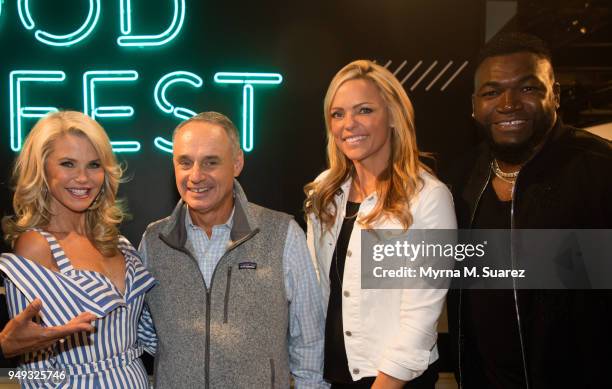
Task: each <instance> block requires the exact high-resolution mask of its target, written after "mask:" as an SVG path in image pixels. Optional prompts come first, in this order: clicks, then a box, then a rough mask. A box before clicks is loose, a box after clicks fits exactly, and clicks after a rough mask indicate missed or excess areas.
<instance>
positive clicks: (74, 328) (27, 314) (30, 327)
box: [0, 299, 96, 358]
mask: <svg viewBox="0 0 612 389" xmlns="http://www.w3.org/2000/svg"><path fill="white" fill-rule="evenodd" d="M41 308H42V302H41V301H40V300H39V299H36V300H34V301H32V303H31V304H29V305H28V306H26V307H25V309H23V310H22V311H21V312H20V313H19V314H17V315H16V316H15V317H14V318H13V319H11V320H10V321H9V322H8V323H7V324H6V326H5V327H4V329H3V330H2V332H0V348H1V351H2V353H3V355H4V356H5V357H9V358H10V357H14V356H17V355H22V354H25V353H28V352H32V351H37V350H42V349H46V348H48V347H50V346H52V345H53V344H55V343H56V342H57V341H59V340H60V339H63V338H65V337H67V336H70V335H72V334H75V333H77V332H82V331H87V332H92V331H93V330H94V327H93V326H92V325H91V324H90V323H91V322H92V321H93V320H95V319H96V317H95V315H94V314H93V313H89V312H83V313H81V314H80V315H78V316H77V317H75V318H74V319H72V320H70V321H69V322H68V323H66V324H65V325H63V326H57V327H43V326H41V325H40V324H38V323H35V322H34V321H32V319H34V317H36V316H37V315H38V313H39V312H40V310H41Z"/></svg>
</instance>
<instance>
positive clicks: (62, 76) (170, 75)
mask: <svg viewBox="0 0 612 389" xmlns="http://www.w3.org/2000/svg"><path fill="white" fill-rule="evenodd" d="M83 1H85V0H83ZM87 1H88V3H89V8H88V13H87V16H86V17H85V19H84V20H83V21H82V24H81V25H80V26H79V27H78V28H75V29H74V30H73V31H72V32H70V33H68V34H64V35H57V34H53V33H51V32H48V31H46V30H43V29H42V28H41V27H40V26H39V25H40V23H39V20H37V19H35V16H36V15H33V14H32V13H31V12H30V1H29V0H18V1H17V14H18V15H17V16H18V17H19V20H20V22H21V25H22V26H23V27H24V28H25V29H26V30H28V31H33V36H34V38H35V39H36V40H37V41H38V42H40V43H42V44H43V46H53V47H57V48H59V49H61V50H75V49H77V48H78V47H82V46H83V45H85V44H86V43H87V41H88V39H86V38H88V37H91V36H92V35H93V34H94V32H95V30H96V26H97V25H98V22H99V21H100V14H101V1H100V0H87ZM2 3H3V2H2V0H0V15H1V16H4V14H6V10H5V9H4V8H3V4H2ZM105 4H106V2H105ZM172 4H173V14H172V19H171V20H170V24H169V26H168V27H167V28H166V29H165V30H164V31H162V32H161V33H159V34H151V35H142V34H141V35H138V34H135V33H133V31H132V30H133V28H132V26H133V24H134V23H133V16H134V15H133V12H132V7H131V5H132V0H120V2H119V5H120V7H119V26H120V34H119V36H118V37H117V39H116V44H117V46H120V47H132V48H136V49H143V48H147V47H149V48H157V49H158V50H159V49H160V48H162V47H164V46H167V45H168V44H169V43H170V42H172V41H174V40H175V39H177V37H178V36H179V33H180V32H181V30H182V29H183V27H184V22H185V17H186V5H185V0H172ZM77 43H80V44H77ZM21 68H22V69H23V68H26V66H21ZM68 77H69V78H72V77H73V75H72V76H70V75H69V76H68ZM68 77H67V75H66V73H65V72H64V71H63V70H59V69H45V70H41V69H30V70H13V71H11V72H10V74H9V111H10V131H9V134H10V146H11V150H13V151H15V152H18V151H19V150H20V149H21V147H22V142H23V138H24V123H23V121H24V120H25V119H28V118H40V117H43V116H44V115H46V114H47V113H49V112H54V111H57V110H58V108H57V107H55V106H29V105H27V101H23V100H24V93H23V91H24V88H27V85H29V84H31V83H41V84H42V85H45V86H47V85H48V86H49V87H54V88H55V87H57V86H61V85H62V84H64V83H65V81H66V79H67V78H68ZM138 81H139V73H138V71H137V70H134V69H108V70H100V69H88V70H85V71H83V74H82V102H83V112H84V113H86V114H88V115H89V116H91V117H92V118H94V119H96V120H101V119H105V118H122V119H125V120H129V119H130V118H132V117H133V116H134V115H135V110H134V107H133V106H132V105H129V101H124V102H122V104H123V105H104V104H102V103H100V102H98V100H97V98H96V89H97V88H112V85H113V84H116V83H131V84H134V83H137V84H139V83H138ZM213 81H214V83H213V84H212V85H223V84H238V85H241V86H242V107H241V112H242V121H241V126H240V127H241V128H240V130H241V139H242V148H243V149H244V151H246V152H249V151H252V150H253V149H254V147H255V129H254V117H255V103H254V101H255V87H256V86H258V85H262V84H266V85H279V84H281V83H282V81H283V77H282V75H281V74H279V73H251V72H216V73H214V76H213ZM179 85H182V86H190V87H191V88H196V89H200V88H202V87H203V86H204V80H203V79H202V77H201V76H199V75H197V74H195V73H193V72H189V71H185V70H175V71H170V72H167V73H166V74H164V75H162V76H161V77H160V78H159V80H158V81H157V82H156V83H155V88H154V91H153V96H152V97H153V102H154V103H155V106H156V107H157V108H158V109H159V110H160V111H161V112H162V113H163V114H165V115H169V116H171V117H174V118H176V119H179V120H185V119H187V118H189V117H191V116H193V115H195V112H196V111H195V109H193V108H187V107H181V106H177V105H175V104H173V103H172V102H171V100H170V98H169V97H168V94H169V93H170V91H172V90H174V89H175V87H178V86H179ZM25 100H27V98H25ZM111 143H112V145H113V150H114V151H115V152H137V151H140V150H141V148H142V144H141V141H138V140H135V139H122V140H120V141H119V140H113V141H111ZM151 143H152V146H153V147H154V148H156V149H158V150H161V151H163V152H172V142H171V141H170V140H169V139H167V138H164V137H162V136H157V137H155V138H154V139H153V141H152V142H151Z"/></svg>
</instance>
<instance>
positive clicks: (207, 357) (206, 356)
mask: <svg viewBox="0 0 612 389" xmlns="http://www.w3.org/2000/svg"><path fill="white" fill-rule="evenodd" d="M258 232H259V228H256V229H254V230H253V231H251V232H250V233H249V234H248V235H247V236H244V237H242V238H241V239H238V240H237V241H235V242H234V243H232V244H231V245H229V247H228V248H227V250H225V253H224V254H223V255H222V256H221V258H219V261H218V262H217V266H215V269H214V270H213V274H212V276H211V277H210V286H209V287H208V288H207V287H206V281H204V288H205V289H206V342H205V346H206V350H205V354H204V374H205V377H206V379H205V381H204V383H205V386H204V388H205V389H209V388H210V315H211V313H210V291H211V290H212V286H213V283H214V282H215V274H217V269H219V265H220V264H221V261H223V259H224V258H225V257H226V256H227V254H228V253H229V252H230V251H231V250H233V249H235V248H236V247H238V246H240V245H241V244H242V243H244V242H246V241H247V240H249V239H251V238H252V237H253V236H254V235H255V234H257V233H258ZM191 257H192V258H193V256H191ZM230 269H231V268H230ZM228 277H229V276H228ZM203 278H204V277H202V279H203ZM228 281H229V280H228Z"/></svg>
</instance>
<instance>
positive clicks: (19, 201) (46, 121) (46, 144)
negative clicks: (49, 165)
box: [2, 111, 125, 256]
mask: <svg viewBox="0 0 612 389" xmlns="http://www.w3.org/2000/svg"><path fill="white" fill-rule="evenodd" d="M67 134H71V135H76V136H81V137H84V138H86V139H87V140H89V142H90V143H91V145H92V146H93V148H94V149H95V150H96V153H97V154H98V158H99V159H100V164H101V166H102V169H103V170H104V183H103V185H102V189H101V191H100V194H99V195H98V197H97V198H96V200H95V201H94V202H93V203H92V205H91V206H90V207H89V208H88V209H87V211H86V212H85V229H86V233H87V236H88V238H89V239H90V240H91V241H92V243H93V244H94V245H95V246H96V248H97V249H98V250H100V252H101V253H102V254H103V255H105V256H110V255H114V254H115V253H116V250H117V243H118V241H119V229H118V225H119V223H121V221H122V220H123V218H124V216H125V214H124V211H123V209H122V207H121V205H120V204H118V203H117V201H116V196H117V189H118V187H119V183H120V181H121V176H122V174H123V169H122V168H121V166H120V165H119V164H118V163H117V159H116V158H115V155H114V154H113V150H112V147H111V144H110V140H109V139H108V136H107V135H106V132H105V131H104V129H103V128H102V127H101V126H100V125H99V124H98V123H97V122H96V121H95V120H93V119H91V118H90V117H88V116H86V115H84V114H83V113H81V112H77V111H61V112H55V113H51V114H49V115H47V116H45V117H44V118H42V119H40V120H39V121H38V122H37V123H36V125H35V126H34V128H32V130H31V131H30V133H29V135H28V137H27V138H26V140H25V143H24V145H23V149H22V150H21V153H20V154H19V155H18V156H17V158H16V160H15V165H14V167H13V173H12V180H13V184H14V191H15V194H14V196H13V210H14V212H15V215H13V216H7V217H4V218H3V219H2V230H3V231H4V239H5V240H6V241H7V242H8V243H9V244H10V245H11V247H14V245H15V241H16V240H17V238H18V237H19V235H20V234H21V233H23V232H24V231H27V230H29V229H32V228H42V227H45V226H47V225H48V224H49V222H50V221H51V218H52V217H53V215H52V213H51V211H50V198H51V194H49V189H48V183H47V177H46V173H45V163H46V161H47V158H48V157H49V155H50V154H51V152H52V151H53V144H54V142H55V141H56V140H57V139H59V138H61V137H63V136H65V135H67Z"/></svg>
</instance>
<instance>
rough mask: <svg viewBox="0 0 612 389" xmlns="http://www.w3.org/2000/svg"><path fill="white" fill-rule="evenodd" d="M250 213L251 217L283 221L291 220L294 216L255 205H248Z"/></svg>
mask: <svg viewBox="0 0 612 389" xmlns="http://www.w3.org/2000/svg"><path fill="white" fill-rule="evenodd" d="M248 207H249V212H250V213H251V215H260V217H263V218H272V219H282V220H291V219H293V216H291V215H289V214H288V213H285V212H281V211H276V210H274V209H270V208H266V207H262V206H261V205H257V204H254V203H251V202H249V203H248Z"/></svg>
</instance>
